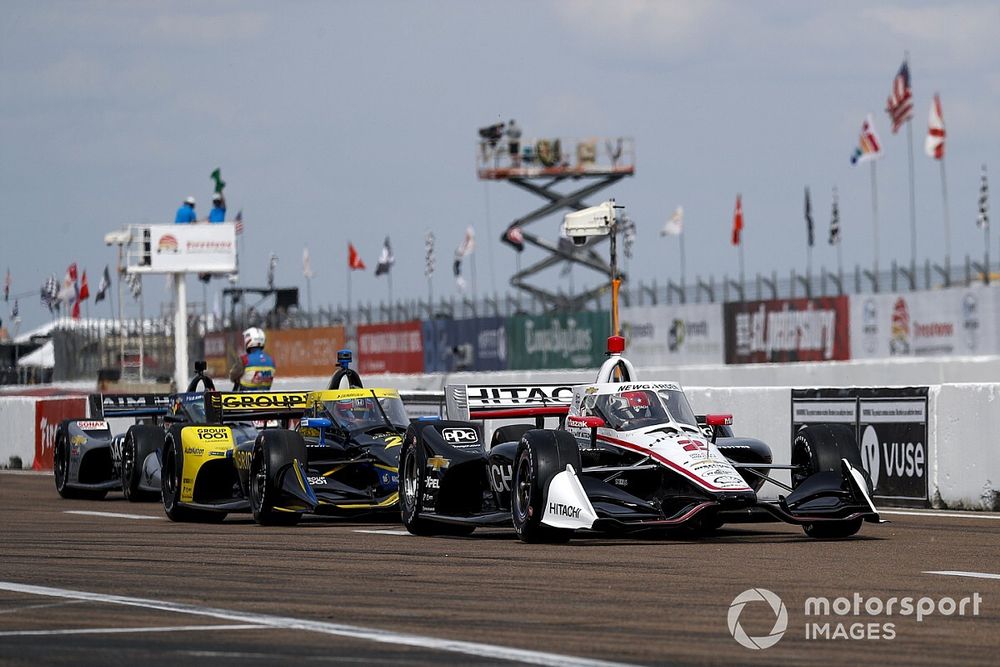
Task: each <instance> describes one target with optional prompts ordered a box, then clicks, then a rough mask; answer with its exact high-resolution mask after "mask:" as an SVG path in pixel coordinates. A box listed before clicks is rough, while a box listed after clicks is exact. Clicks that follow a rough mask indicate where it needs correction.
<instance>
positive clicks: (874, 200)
mask: <svg viewBox="0 0 1000 667" xmlns="http://www.w3.org/2000/svg"><path fill="white" fill-rule="evenodd" d="M871 164H872V228H873V231H874V240H875V244H874V245H875V291H876V292H877V291H878V278H879V276H878V255H879V251H878V250H879V249H878V183H877V181H876V179H875V160H872V161H871Z"/></svg>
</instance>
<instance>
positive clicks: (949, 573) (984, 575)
mask: <svg viewBox="0 0 1000 667" xmlns="http://www.w3.org/2000/svg"><path fill="white" fill-rule="evenodd" d="M924 574H940V575H942V576H945V577H972V578H973V579H1000V574H993V573H992V572H962V571H961V570H927V571H926V572H924Z"/></svg>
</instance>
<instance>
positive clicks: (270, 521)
mask: <svg viewBox="0 0 1000 667" xmlns="http://www.w3.org/2000/svg"><path fill="white" fill-rule="evenodd" d="M296 459H297V460H299V461H301V462H303V463H305V461H306V460H307V459H306V445H305V442H304V441H303V440H302V436H300V435H299V434H298V433H293V432H292V431H284V430H278V429H273V430H264V431H261V433H260V435H258V436H257V442H256V443H255V444H254V450H253V456H252V457H251V459H250V479H249V484H248V486H249V487H250V509H251V510H252V511H253V518H254V521H256V522H257V523H258V524H260V525H262V526H294V525H295V524H297V523H298V522H299V521H300V520H301V519H302V513H301V512H286V511H282V510H280V509H277V508H276V506H275V502H276V501H277V499H278V497H279V496H278V493H279V486H278V483H277V482H278V479H277V476H278V473H279V471H280V470H281V469H282V468H284V467H286V466H288V465H290V464H293V463H294V462H295V460H296Z"/></svg>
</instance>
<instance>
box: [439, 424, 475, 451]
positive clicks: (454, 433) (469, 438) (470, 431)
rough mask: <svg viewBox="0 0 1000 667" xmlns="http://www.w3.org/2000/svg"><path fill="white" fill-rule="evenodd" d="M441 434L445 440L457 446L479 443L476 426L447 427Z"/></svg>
mask: <svg viewBox="0 0 1000 667" xmlns="http://www.w3.org/2000/svg"><path fill="white" fill-rule="evenodd" d="M441 436H442V437H444V441H445V442H447V443H448V444H450V445H455V446H456V447H461V446H462V445H476V444H479V434H477V433H476V429H474V428H446V429H443V430H442V431H441Z"/></svg>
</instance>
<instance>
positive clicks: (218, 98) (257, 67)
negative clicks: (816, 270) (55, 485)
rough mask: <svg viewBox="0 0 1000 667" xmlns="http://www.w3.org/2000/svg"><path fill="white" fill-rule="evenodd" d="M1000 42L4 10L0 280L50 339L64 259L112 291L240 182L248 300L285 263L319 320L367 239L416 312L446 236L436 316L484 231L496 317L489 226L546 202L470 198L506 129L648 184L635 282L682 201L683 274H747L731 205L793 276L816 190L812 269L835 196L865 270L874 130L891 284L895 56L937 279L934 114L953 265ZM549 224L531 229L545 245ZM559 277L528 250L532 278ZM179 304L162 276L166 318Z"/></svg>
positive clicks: (572, 23) (940, 234) (795, 8)
mask: <svg viewBox="0 0 1000 667" xmlns="http://www.w3.org/2000/svg"><path fill="white" fill-rule="evenodd" d="M998 34H1000V4H998V3H996V2H919V1H912V2H903V1H900V2H854V1H850V0H849V1H845V2H837V3H822V2H801V1H792V0H789V1H779V0H775V1H769V2H765V1H761V2H736V1H726V0H701V1H699V2H679V1H672V0H660V1H650V2H642V1H634V2H604V1H598V0H577V1H573V2H502V3H476V2H463V1H453V2H445V1H429V2H421V3H413V2H403V1H398V2H390V1H364V2H361V1H359V2H296V3H273V2H239V1H236V0H232V1H229V0H218V1H200V2H171V3H128V2H87V1H80V2H46V3H37V2H22V1H17V0H15V1H13V2H7V3H5V5H4V20H3V21H2V22H0V100H2V104H0V201H2V207H0V210H2V213H0V215H2V216H3V227H2V228H3V240H2V243H0V271H5V270H6V269H7V268H8V267H9V269H10V272H11V275H12V278H13V281H14V284H13V287H12V292H13V293H14V294H20V293H27V292H31V294H30V296H25V297H23V298H22V299H21V300H20V311H21V316H22V319H23V320H24V323H23V325H22V328H24V327H29V326H33V325H36V324H39V323H41V322H44V321H45V320H46V319H48V314H47V312H46V311H44V310H43V307H42V306H41V305H40V304H39V299H38V296H37V291H38V288H39V286H40V285H41V284H42V282H43V281H44V280H45V278H46V277H47V276H49V275H50V274H53V273H54V274H56V276H57V277H59V278H61V276H62V275H63V273H64V271H65V269H66V266H67V265H68V264H69V263H70V262H74V261H75V262H77V263H78V264H79V265H80V266H81V268H84V269H86V270H87V271H88V277H89V279H90V285H91V290H92V291H94V288H95V286H96V283H97V280H98V277H99V275H100V273H101V271H102V270H103V268H104V265H105V264H107V263H111V264H112V266H113V265H114V254H113V250H112V249H109V248H106V247H105V246H104V244H103V240H102V239H103V235H104V234H105V233H106V232H108V231H111V230H113V229H116V228H119V227H121V226H123V225H125V224H129V223H158V222H170V221H172V220H173V215H174V211H175V210H176V208H177V206H178V205H179V204H180V202H181V200H182V199H183V198H184V197H185V196H187V195H189V194H191V195H194V196H195V197H196V198H197V199H198V202H199V206H198V210H199V213H200V214H205V213H206V212H207V210H208V203H209V197H210V195H211V192H212V181H211V180H210V178H209V174H210V173H211V171H212V170H213V169H214V168H216V167H221V168H222V174H223V177H224V179H225V180H226V182H227V184H228V185H227V187H226V194H227V199H228V203H229V207H230V215H232V214H233V213H235V211H236V210H237V209H242V210H243V212H244V218H245V221H246V225H247V233H246V235H245V237H244V248H243V251H242V256H241V267H242V281H243V284H248V285H260V284H262V283H264V281H265V275H266V271H267V259H268V256H269V254H270V253H271V252H274V253H276V254H277V255H278V258H279V263H278V267H277V275H276V277H277V283H278V284H279V285H282V286H285V285H287V286H300V287H302V288H303V301H304V288H305V280H304V278H303V275H302V260H301V258H302V250H303V247H304V246H306V245H308V247H309V249H310V254H311V256H312V266H313V271H314V273H315V277H314V278H313V281H312V294H313V302H314V304H317V305H318V304H337V303H344V302H345V301H346V296H347V295H346V285H345V265H346V254H347V252H346V244H347V242H348V241H350V242H352V243H354V245H355V246H356V247H357V248H358V250H359V251H360V253H361V256H362V257H363V258H364V260H365V261H366V263H367V264H368V266H369V271H367V272H366V273H364V274H361V273H355V274H354V275H353V276H352V281H351V284H352V289H353V300H354V301H355V302H359V301H371V302H376V303H377V302H378V301H380V300H384V299H385V298H386V297H387V285H386V280H385V278H375V277H374V275H373V271H372V269H374V266H375V262H376V259H377V257H378V254H379V251H380V249H381V246H382V240H383V238H384V237H385V235H387V234H388V235H389V236H390V237H391V239H392V244H393V248H394V251H395V255H396V265H395V267H394V268H393V289H394V293H395V296H396V297H399V298H417V297H421V296H424V295H426V294H427V282H426V280H425V279H424V274H423V270H424V248H423V237H424V234H425V233H426V232H427V231H428V230H430V231H433V232H434V233H435V235H436V237H437V239H438V242H437V256H438V261H437V272H436V274H435V276H434V278H433V280H434V291H435V294H436V295H446V296H447V295H450V294H454V293H455V292H456V287H455V284H454V280H453V279H452V276H451V272H450V270H449V265H450V260H451V256H452V253H453V252H454V248H455V247H456V246H457V245H458V244H459V242H460V241H461V240H462V236H463V234H464V230H465V228H466V226H468V225H472V226H473V227H474V228H475V230H476V234H477V242H478V244H477V249H476V251H475V253H474V255H473V257H474V261H475V266H476V270H475V275H476V291H477V292H478V293H479V294H482V293H486V292H491V293H492V292H499V293H501V294H502V293H503V292H505V291H507V289H508V287H507V281H508V278H509V276H510V274H511V273H512V272H513V270H514V269H515V266H516V259H515V253H514V252H513V251H512V250H511V249H510V248H509V247H507V246H505V245H503V244H501V243H500V242H499V240H498V237H499V235H500V232H501V231H502V230H503V229H504V228H505V226H506V225H507V224H508V223H509V222H510V221H511V220H513V219H514V218H516V217H519V216H521V215H523V214H525V213H526V212H528V211H529V210H531V209H533V208H535V207H536V206H537V205H538V204H539V203H540V200H539V199H537V198H534V197H532V196H530V195H527V194H526V193H523V192H521V191H519V190H516V189H515V188H513V187H512V186H510V185H509V184H506V183H489V184H486V183H484V182H482V181H479V180H477V178H476V174H475V166H476V162H475V155H476V153H475V151H476V140H477V133H476V130H477V128H478V127H480V126H483V125H487V124H489V123H492V122H496V121H497V120H498V119H500V120H507V119H509V118H516V119H517V121H518V123H519V124H520V125H521V127H522V128H523V130H524V133H525V137H556V136H565V137H586V136H619V135H624V136H630V137H633V138H634V139H635V150H636V158H635V159H636V173H635V176H634V177H632V178H628V179H625V180H623V181H621V182H620V183H619V184H617V185H616V186H615V187H613V188H611V189H609V190H605V191H603V192H602V193H601V196H613V197H615V198H616V200H617V201H618V202H619V203H620V204H624V205H625V206H626V208H627V211H628V213H629V215H630V217H632V218H633V219H634V220H635V221H636V223H637V226H638V239H639V243H638V244H637V247H636V250H635V257H634V258H633V259H632V260H631V261H630V262H629V264H628V267H627V268H628V271H629V274H630V275H631V276H632V278H633V279H634V280H643V281H646V282H651V281H653V280H654V279H655V280H656V281H657V282H658V283H659V284H661V285H662V284H663V283H665V282H666V280H668V279H673V280H675V281H676V280H677V279H678V278H679V275H680V274H679V269H678V266H677V260H678V250H679V248H678V241H677V239H676V238H673V237H667V238H664V237H661V236H660V234H659V230H660V229H661V228H662V226H663V224H664V222H665V220H666V219H667V218H668V217H669V216H670V214H671V213H672V211H673V210H674V208H675V207H676V206H678V205H683V206H684V210H685V232H684V233H685V248H686V254H687V267H688V269H687V273H688V278H689V279H693V278H694V277H695V276H702V277H706V278H707V277H708V276H715V277H716V280H720V279H721V277H722V276H723V275H724V274H727V273H728V274H730V275H736V274H737V273H738V268H737V266H738V253H737V251H736V249H735V248H733V247H732V246H731V245H730V243H729V235H730V229H731V225H732V214H733V205H734V200H735V196H736V193H737V192H740V193H742V197H743V209H744V216H745V225H746V227H745V230H744V257H745V263H746V272H747V274H748V275H753V274H754V273H756V272H765V273H771V272H772V271H777V272H778V273H779V274H780V275H786V276H787V274H788V272H790V271H791V270H792V269H797V270H799V271H803V270H804V269H805V266H806V242H805V238H806V231H805V224H804V222H803V211H802V209H803V189H804V188H805V187H806V186H809V187H810V189H811V191H812V205H813V215H814V218H815V220H816V224H817V246H816V247H815V248H814V250H813V260H812V262H813V266H814V267H819V266H822V265H825V266H827V267H828V268H830V269H833V268H835V267H836V262H837V259H836V257H837V254H836V251H835V249H834V248H832V247H830V246H828V245H827V244H826V236H827V231H828V225H829V210H830V200H831V191H832V188H833V187H834V186H837V188H838V189H839V193H840V209H841V225H842V235H843V247H842V251H843V258H844V264H845V267H847V268H850V267H853V265H854V264H855V263H856V262H860V263H862V264H865V265H870V264H871V262H872V259H873V251H872V222H871V198H870V196H871V195H870V174H869V169H868V167H867V165H863V166H862V167H860V168H859V167H852V166H851V165H850V162H849V157H850V154H851V152H852V150H853V148H854V146H855V145H856V143H857V137H858V133H859V130H860V127H861V123H862V121H863V119H864V116H865V114H866V113H869V112H871V113H873V114H874V117H875V122H876V127H877V128H878V131H879V134H880V136H881V139H882V143H883V146H884V149H885V153H886V154H885V156H884V158H883V159H882V160H880V161H879V162H878V165H877V170H878V188H879V209H880V237H881V252H880V265H882V266H883V267H885V266H888V265H889V263H890V262H891V261H892V260H894V259H896V260H899V261H900V262H908V261H909V255H910V232H909V229H910V224H909V208H908V201H909V194H908V186H907V173H908V171H907V169H908V167H907V157H906V134H905V131H904V132H901V133H900V134H897V135H893V134H892V133H891V131H890V124H889V122H888V117H887V115H886V114H885V112H884V107H885V104H886V98H887V96H888V94H889V92H890V86H891V83H892V79H893V76H894V75H895V73H896V70H897V69H898V67H899V65H900V63H901V61H902V59H903V54H904V53H905V52H909V56H910V70H911V76H912V80H913V90H914V97H915V112H914V121H913V134H914V143H913V148H914V151H915V161H916V162H915V177H916V184H917V191H916V203H917V225H918V234H917V243H918V257H920V258H921V260H923V258H930V259H933V260H935V261H938V262H940V261H942V260H943V256H944V252H943V247H944V226H943V223H942V220H943V210H942V202H941V187H940V172H939V167H938V164H937V163H936V162H934V161H933V160H931V159H929V158H927V157H926V156H925V155H924V154H923V140H924V135H925V133H926V126H927V113H928V108H929V105H930V102H931V99H932V96H933V94H934V92H939V93H940V94H941V99H942V104H943V109H944V118H945V125H946V128H947V132H948V138H947V146H946V150H947V157H946V168H947V178H948V190H949V196H950V200H951V201H950V203H951V206H950V214H951V220H952V234H951V236H952V238H951V245H952V257H953V261H955V262H959V261H964V257H965V255H966V254H973V255H974V256H975V257H977V258H979V257H981V256H982V244H983V235H982V233H981V232H980V231H978V230H977V229H976V225H975V221H976V214H977V198H978V191H979V181H980V165H982V164H983V163H987V164H989V165H990V166H991V167H993V168H994V169H996V165H998V164H1000V161H998V160H997V158H998V157H1000V66H998V65H1000V40H998V39H997V38H996V36H997V35H998ZM994 181H995V183H996V184H997V185H995V188H1000V176H998V177H997V178H995V179H994ZM597 201H598V200H597V199H593V200H592V203H597ZM559 222H560V219H559V218H557V217H553V218H550V219H548V220H547V221H546V222H539V223H535V225H533V226H532V228H531V229H532V231H535V232H537V233H539V234H541V235H543V236H548V237H549V238H552V239H555V238H556V235H557V233H558V232H557V230H558V224H559ZM992 238H993V245H994V252H993V253H992V254H993V255H994V257H1000V241H997V239H998V238H1000V234H994V235H993V237H992ZM541 257H542V255H541V254H539V253H537V252H536V251H534V250H531V249H529V250H528V251H526V252H525V255H524V256H523V257H522V258H521V261H522V263H523V264H524V265H527V263H530V262H533V261H535V260H538V259H541ZM545 278H546V280H547V281H548V283H549V285H550V287H551V288H552V289H554V290H558V289H562V290H564V291H565V290H568V289H569V288H570V281H571V280H572V281H574V284H575V287H576V288H577V289H579V288H580V287H583V286H587V285H588V284H594V283H596V281H597V279H598V278H597V274H594V273H592V272H589V271H586V270H585V269H581V268H578V269H575V270H574V272H573V274H572V276H560V275H559V272H558V270H554V271H551V272H549V273H547V274H545ZM162 282H163V281H162V280H161V279H159V278H147V290H146V291H147V305H146V312H147V313H149V312H156V311H157V308H158V301H159V300H160V299H162V298H163V297H164V294H165V292H164V289H163V285H162ZM191 285H192V286H193V285H195V283H194V279H193V278H192V279H191ZM221 285H222V281H216V282H215V283H213V287H212V291H213V292H214V291H215V290H216V289H217V288H218V287H221ZM191 294H192V299H200V296H201V290H200V289H199V288H192V289H191ZM9 306H10V304H8V305H7V307H6V308H5V309H4V310H3V311H0V316H2V317H3V319H4V320H6V319H7V314H8V313H7V312H5V311H6V310H8V309H9ZM91 309H92V312H95V313H96V312H98V310H99V311H100V312H102V313H104V311H105V309H106V307H105V305H104V304H101V306H100V307H99V309H98V308H96V307H95V306H94V305H93V304H91ZM128 309H129V312H133V313H134V312H136V311H137V307H136V305H135V304H134V303H132V302H129V303H128Z"/></svg>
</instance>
